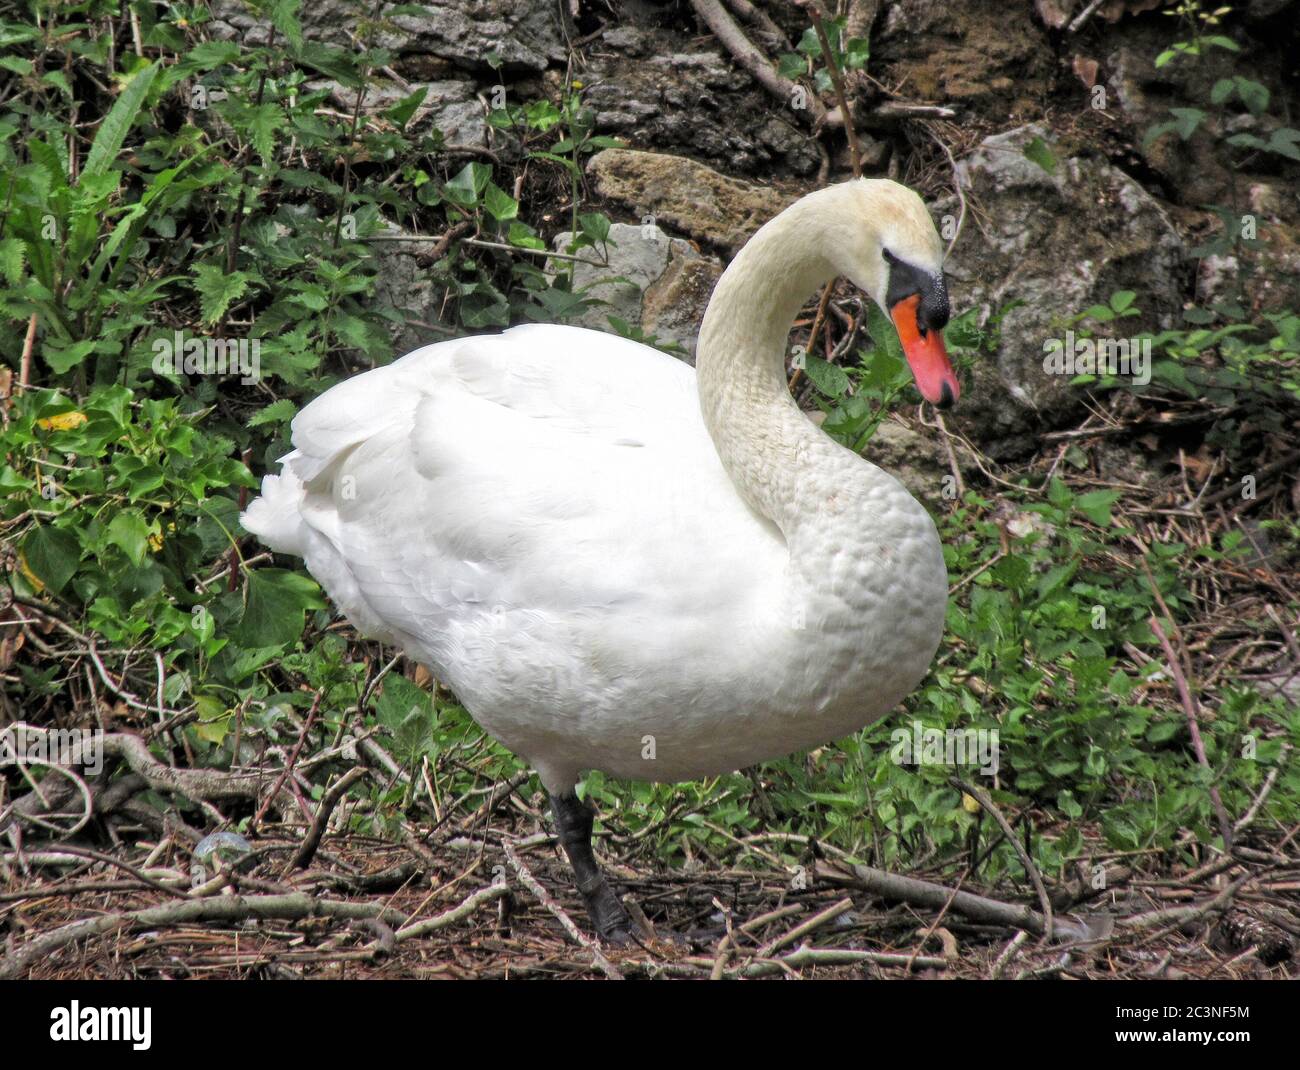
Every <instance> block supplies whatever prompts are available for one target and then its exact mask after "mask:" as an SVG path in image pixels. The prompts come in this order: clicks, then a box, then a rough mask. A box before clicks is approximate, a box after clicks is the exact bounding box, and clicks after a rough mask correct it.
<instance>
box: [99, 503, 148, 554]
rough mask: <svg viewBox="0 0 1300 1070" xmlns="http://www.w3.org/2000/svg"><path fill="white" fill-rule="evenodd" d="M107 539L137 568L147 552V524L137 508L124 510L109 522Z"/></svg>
mask: <svg viewBox="0 0 1300 1070" xmlns="http://www.w3.org/2000/svg"><path fill="white" fill-rule="evenodd" d="M108 541H109V542H110V543H111V544H112V545H114V546H116V547H118V548H119V549H120V550H121V551H122V552H123V553H124V554H126V556H127V557H128V558H129V559H130V561H131V564H133V565H135V567H136V568H139V567H140V566H141V565H142V564H144V559H145V555H146V554H147V553H148V552H149V525H148V524H146V523H145V520H144V517H143V516H142V515H141V514H140V512H139V511H138V510H136V509H127V510H124V511H123V512H120V513H118V514H117V516H115V517H113V519H112V521H111V522H110V523H109V525H108Z"/></svg>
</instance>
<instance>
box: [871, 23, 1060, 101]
mask: <svg viewBox="0 0 1300 1070" xmlns="http://www.w3.org/2000/svg"><path fill="white" fill-rule="evenodd" d="M871 51H872V69H873V72H874V73H875V74H876V75H877V77H881V76H882V75H881V71H882V68H883V69H884V70H885V71H887V72H888V75H889V77H888V78H887V79H886V80H887V81H890V82H902V83H905V84H906V85H907V95H908V97H910V98H912V99H916V100H934V101H939V102H941V103H944V104H948V105H957V106H959V107H960V106H961V105H963V104H973V103H976V102H982V103H994V102H996V104H997V108H998V113H999V114H1001V115H1007V114H1008V113H1010V114H1011V115H1012V116H1015V115H1017V114H1021V113H1031V112H1032V113H1037V112H1038V108H1037V107H1036V103H1035V102H1036V101H1037V100H1040V99H1041V98H1042V97H1044V96H1046V95H1047V91H1048V90H1049V89H1050V86H1051V81H1052V77H1053V67H1052V63H1051V62H1050V57H1051V55H1052V49H1051V46H1050V45H1049V43H1048V40H1047V35H1046V32H1045V31H1044V29H1043V27H1042V26H1040V25H1039V24H1038V23H1037V22H1036V21H1035V20H1034V17H1033V12H1032V10H1031V8H1030V5H1028V4H1007V3H1005V2H1003V0H968V2H966V3H963V4H952V3H948V2H946V0H896V2H895V3H893V4H891V5H890V7H889V10H888V12H887V14H886V16H885V22H884V27H883V28H882V29H881V30H880V31H879V32H878V34H877V36H876V37H873V39H872V48H871Z"/></svg>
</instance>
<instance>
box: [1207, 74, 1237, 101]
mask: <svg viewBox="0 0 1300 1070" xmlns="http://www.w3.org/2000/svg"><path fill="white" fill-rule="evenodd" d="M1234 88H1236V87H1235V85H1234V83H1233V80H1232V79H1231V78H1220V79H1219V80H1218V81H1217V82H1215V83H1214V88H1213V89H1211V90H1210V103H1211V104H1222V103H1223V102H1224V101H1225V100H1227V99H1228V98H1229V97H1230V96H1232V91H1233V89H1234Z"/></svg>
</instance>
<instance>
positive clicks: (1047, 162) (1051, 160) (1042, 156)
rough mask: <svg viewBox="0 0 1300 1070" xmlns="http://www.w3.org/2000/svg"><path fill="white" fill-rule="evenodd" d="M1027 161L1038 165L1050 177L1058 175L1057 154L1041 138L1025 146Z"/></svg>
mask: <svg viewBox="0 0 1300 1070" xmlns="http://www.w3.org/2000/svg"><path fill="white" fill-rule="evenodd" d="M1025 159H1027V160H1029V161H1030V162H1032V163H1036V164H1038V166H1039V167H1041V168H1042V169H1043V170H1044V171H1046V172H1047V173H1048V174H1049V175H1054V174H1056V154H1055V153H1054V152H1052V150H1051V148H1050V147H1049V146H1048V144H1047V142H1046V141H1044V140H1043V139H1042V138H1041V137H1036V138H1034V140H1033V141H1031V142H1030V143H1029V144H1028V145H1026V146H1025Z"/></svg>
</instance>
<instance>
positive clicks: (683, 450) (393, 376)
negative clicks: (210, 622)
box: [244, 324, 786, 768]
mask: <svg viewBox="0 0 1300 1070" xmlns="http://www.w3.org/2000/svg"><path fill="white" fill-rule="evenodd" d="M293 444H294V446H295V450H294V452H292V453H290V454H288V455H287V456H286V457H284V458H282V471H281V474H280V475H279V476H268V477H267V478H266V480H265V482H264V484H263V490H262V494H263V496H262V498H260V499H259V500H257V501H255V502H254V503H253V504H252V505H251V506H250V507H249V509H248V511H247V513H246V514H245V517H244V526H245V527H246V528H247V529H248V530H249V531H252V532H254V533H255V534H258V535H260V536H261V537H262V539H263V540H264V541H265V542H267V543H268V545H270V546H271V547H272V548H274V549H277V550H281V551H284V552H289V553H295V554H299V555H301V556H303V557H304V558H305V559H306V562H307V567H308V568H309V569H310V571H311V572H312V574H313V575H314V576H315V577H316V578H317V579H318V580H319V581H320V582H321V584H322V586H324V587H325V589H326V590H327V591H328V593H329V594H330V596H331V597H332V598H333V599H334V601H335V602H336V603H337V604H338V606H339V607H340V608H341V609H342V610H343V612H344V613H346V614H347V616H348V617H349V618H350V619H351V620H352V622H353V623H354V624H355V625H356V626H357V627H358V628H359V629H361V630H362V631H363V632H365V633H367V634H369V635H372V636H375V637H377V638H380V639H384V640H386V641H389V642H396V643H399V644H401V645H402V646H403V647H405V649H406V650H407V652H408V653H409V654H410V655H411V656H413V657H415V658H417V659H418V660H420V661H422V662H424V663H425V664H427V665H429V666H430V668H431V669H433V671H434V672H435V673H436V674H437V675H438V677H439V678H440V679H441V680H443V681H444V682H445V683H446V684H448V686H450V687H452V688H453V689H454V690H455V691H456V692H457V694H458V696H459V697H460V698H461V700H462V701H464V702H465V704H466V706H467V708H468V709H469V710H470V712H471V713H473V714H474V715H475V717H476V718H477V719H478V720H479V721H480V722H481V723H483V724H484V726H485V727H487V728H488V729H489V730H491V731H493V732H494V734H496V735H498V737H499V738H501V739H502V740H503V741H504V742H505V743H507V745H509V746H511V747H512V748H513V749H515V750H517V751H519V752H521V753H523V754H525V755H526V756H528V757H529V758H530V759H531V760H532V761H533V762H534V764H537V765H538V766H539V768H541V767H542V765H543V764H544V763H545V761H546V757H545V752H546V751H547V747H546V741H547V740H549V741H551V742H552V749H553V748H554V746H555V745H558V740H560V739H561V738H566V737H567V738H569V739H573V738H575V737H576V738H579V739H581V738H584V737H586V738H588V739H590V741H591V743H592V745H593V747H595V748H596V749H598V748H599V746H600V745H603V744H600V743H599V742H598V737H601V738H603V737H606V736H609V735H610V734H611V733H613V734H614V735H615V736H617V738H618V740H619V741H620V742H618V744H617V745H619V746H622V745H624V744H623V742H621V741H623V739H624V736H625V735H626V732H625V731H624V729H625V728H626V729H627V731H633V730H634V729H635V727H636V723H634V722H636V716H637V711H642V712H644V711H646V710H654V711H655V713H654V716H656V717H659V718H663V717H665V716H671V714H670V713H669V712H666V708H667V707H668V706H670V705H671V704H673V703H682V702H689V701H690V696H691V694H692V691H691V689H692V687H696V686H697V685H707V686H708V687H710V688H711V689H712V690H714V691H716V690H717V689H718V686H719V684H720V683H723V684H724V685H725V680H726V678H727V676H728V669H727V666H728V664H729V661H730V663H732V664H733V665H734V672H735V675H736V682H737V686H740V685H741V684H742V683H743V679H742V678H743V677H744V675H745V674H746V672H747V669H745V668H744V667H742V664H743V661H744V659H743V658H736V657H734V655H733V654H732V653H731V652H733V651H734V650H735V647H736V644H737V643H738V642H740V641H741V640H742V639H743V633H744V631H745V629H746V628H747V627H749V626H750V624H751V622H753V621H755V620H756V618H757V617H758V616H761V614H762V610H763V608H764V607H766V606H771V605H773V604H776V602H777V601H778V600H779V599H778V596H777V595H776V593H775V591H774V586H775V585H779V584H780V583H781V582H783V581H782V577H783V574H784V568H785V562H786V549H785V544H784V541H783V540H782V538H781V536H780V533H779V532H778V531H777V530H776V529H775V528H774V527H773V526H772V525H771V524H770V523H769V522H767V521H766V520H764V519H762V518H761V517H759V516H758V515H757V514H755V513H754V512H753V511H752V510H750V509H749V507H748V506H746V505H745V504H744V503H743V502H742V501H741V500H740V498H739V497H738V496H737V494H736V491H735V489H734V487H733V486H732V483H731V481H730V479H729V478H728V476H727V474H726V472H725V471H724V469H723V468H722V465H721V462H720V461H719V460H718V456H717V453H716V451H715V449H714V446H713V443H712V441H711V440H710V438H709V435H708V432H707V431H706V430H705V427H704V424H703V420H702V419H701V416H700V412H699V403H698V398H697V394H696V383H695V373H694V370H693V369H691V368H690V367H689V366H687V365H685V364H683V363H682V362H680V361H678V360H675V359H674V358H672V357H670V356H667V355H666V354H663V353H660V352H658V351H657V350H654V349H652V348H650V347H647V346H643V345H639V344H637V343H634V342H630V341H627V340H625V339H621V338H617V337H614V336H612V335H607V334H602V333H600V332H596V331H588V330H583V329H580V328H575V327H559V326H550V325H540V324H539V325H530V326H524V327H516V328H514V329H512V330H509V331H506V332H505V333H503V334H500V335H491V336H477V337H473V338H466V339H459V340H455V341H450V342H443V343H439V344H437V345H432V346H428V347H425V348H423V349H419V350H416V351H415V352H413V353H411V354H409V355H407V356H406V357H403V358H402V359H401V360H399V361H396V362H395V363H393V364H392V365H390V366H388V367H385V368H380V369H376V370H375V371H371V372H368V373H366V374H364V375H360V376H357V377H356V378H354V379H350V380H348V381H347V382H344V383H342V384H340V385H339V386H337V387H335V388H333V389H332V390H330V391H328V392H326V393H325V394H324V395H322V396H321V397H320V398H318V399H317V400H316V401H314V402H312V403H311V404H310V405H308V406H307V407H306V408H305V409H304V410H303V411H302V412H301V413H300V414H299V415H298V417H297V418H296V419H295V420H294V423H293ZM724 690H725V686H724ZM630 705H631V706H635V707H636V710H633V709H631V708H629V706H630ZM629 718H630V719H631V720H629ZM608 745H615V744H613V743H610V744H608ZM583 757H586V758H590V757H591V756H590V755H586V756H583ZM577 758H578V756H576V755H575V761H577ZM587 764H591V763H590V762H589V761H587V762H584V763H583V767H586V765H587ZM617 764H620V763H615V762H606V763H605V765H606V767H609V766H611V765H617Z"/></svg>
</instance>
